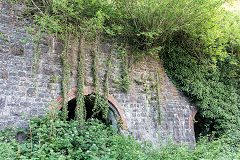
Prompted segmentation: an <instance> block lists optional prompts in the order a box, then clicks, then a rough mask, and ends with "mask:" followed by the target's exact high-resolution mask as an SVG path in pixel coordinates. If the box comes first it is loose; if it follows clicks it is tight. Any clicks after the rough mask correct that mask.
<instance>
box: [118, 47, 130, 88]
mask: <svg viewBox="0 0 240 160" xmlns="http://www.w3.org/2000/svg"><path fill="white" fill-rule="evenodd" d="M117 50H118V58H119V59H120V72H121V77H120V86H121V87H122V90H123V91H124V92H128V91H129V88H130V84H131V81H130V77H129V74H128V58H127V56H128V55H127V52H126V49H125V48H123V47H121V46H120V47H118V48H117Z"/></svg>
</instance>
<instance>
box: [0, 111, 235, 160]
mask: <svg viewBox="0 0 240 160" xmlns="http://www.w3.org/2000/svg"><path fill="white" fill-rule="evenodd" d="M30 122H31V123H30V127H31V134H28V138H27V140H26V141H22V142H18V141H16V139H15V134H14V133H15V132H16V130H13V129H7V130H3V131H2V132H1V133H0V140H1V141H0V159H58V160H66V159H125V160H128V159H133V160H139V159H142V160H144V159H149V160H155V159H174V160H175V159H182V160H185V159H189V160H192V159H238V158H240V157H239V156H240V153H239V150H238V151H232V150H231V147H230V145H229V144H227V143H226V142H228V140H227V139H226V138H225V139H219V140H215V141H213V142H207V139H202V140H201V141H200V142H199V143H198V144H197V145H196V149H195V150H189V149H188V148H187V146H178V145H175V144H173V143H171V142H167V143H166V142H162V143H161V146H159V147H160V148H159V149H154V148H152V146H151V144H149V143H144V144H139V143H138V142H136V141H135V140H134V139H133V138H132V137H130V136H129V137H126V136H124V135H121V134H118V133H117V132H116V130H114V129H113V128H112V127H108V126H106V125H105V124H103V123H102V122H100V121H99V120H94V119H89V120H88V121H86V122H84V123H83V124H82V125H79V122H78V121H74V120H71V121H70V122H67V121H62V120H60V119H58V118H53V117H51V116H49V115H47V116H45V117H42V118H38V117H34V118H32V119H31V121H30ZM25 134H27V133H25ZM31 138H32V141H31ZM31 146H32V147H31ZM31 148H32V149H31Z"/></svg>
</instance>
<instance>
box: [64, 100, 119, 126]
mask: <svg viewBox="0 0 240 160" xmlns="http://www.w3.org/2000/svg"><path fill="white" fill-rule="evenodd" d="M94 101H95V97H94V96H93V95H87V96H85V108H86V120H87V119H89V118H96V119H98V120H101V121H102V122H103V123H105V124H107V125H112V126H113V127H114V128H118V126H117V119H118V118H119V114H118V112H117V110H116V109H115V108H114V107H113V106H112V105H111V104H110V103H109V104H108V106H109V111H108V116H107V119H104V118H103V116H102V112H99V113H98V114H93V107H94ZM76 104H77V101H76V98H74V99H72V100H70V101H69V102H68V119H67V120H68V121H70V120H71V119H74V117H75V109H76Z"/></svg>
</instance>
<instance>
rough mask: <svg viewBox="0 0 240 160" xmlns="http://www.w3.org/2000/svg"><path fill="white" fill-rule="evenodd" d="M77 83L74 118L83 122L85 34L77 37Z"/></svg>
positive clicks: (84, 115) (84, 114)
mask: <svg viewBox="0 0 240 160" xmlns="http://www.w3.org/2000/svg"><path fill="white" fill-rule="evenodd" d="M77 71H78V77H77V80H78V85H77V98H76V100H77V106H76V113H75V116H76V120H78V121H79V122H80V124H83V122H84V121H85V119H86V109H85V101H84V79H85V35H84V33H82V35H81V36H80V37H79V46H78V69H77Z"/></svg>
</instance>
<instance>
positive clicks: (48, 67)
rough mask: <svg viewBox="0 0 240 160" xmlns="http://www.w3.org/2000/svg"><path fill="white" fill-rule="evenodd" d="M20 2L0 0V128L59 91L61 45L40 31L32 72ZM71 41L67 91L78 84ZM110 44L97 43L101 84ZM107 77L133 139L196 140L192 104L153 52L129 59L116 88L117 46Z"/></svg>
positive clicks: (89, 82)
mask: <svg viewBox="0 0 240 160" xmlns="http://www.w3.org/2000/svg"><path fill="white" fill-rule="evenodd" d="M22 8H24V7H23V6H15V7H14V9H12V8H11V6H10V5H8V4H6V3H3V2H1V1H0V9H1V14H0V38H1V39H0V129H1V128H5V127H7V126H20V127H26V123H25V121H24V119H23V120H22V117H23V116H22V114H23V113H24V114H26V115H25V117H26V118H27V117H29V116H34V115H39V114H41V110H48V109H49V107H50V106H51V102H55V101H56V99H57V98H58V97H59V96H60V95H61V77H62V65H61V56H60V55H61V50H62V47H61V45H60V43H58V41H57V40H56V38H54V37H50V36H43V38H42V39H41V41H40V54H39V62H38V65H37V72H36V73H34V67H33V66H34V62H35V60H36V58H34V57H35V56H34V55H35V54H34V53H35V49H36V45H35V44H34V42H33V35H31V34H29V33H28V32H27V31H26V29H24V28H25V27H24V26H29V25H31V23H29V22H28V21H26V20H24V19H21V20H19V19H18V15H19V12H21V10H22ZM74 42H75V40H73V41H72V43H71V44H70V46H71V47H70V49H69V52H70V53H71V79H70V90H69V93H71V92H72V89H73V88H75V87H76V75H77V72H76V67H77V56H76V53H77V52H76V44H75V43H74ZM110 48H111V45H110V44H107V43H102V44H101V45H100V46H99V57H100V59H99V66H98V71H99V76H100V83H101V86H102V85H103V81H104V75H105V73H106V68H107V67H106V60H107V58H108V56H109V54H110V53H111V52H110V50H111V49H110ZM91 50H92V47H91V46H86V48H85V51H86V56H85V57H86V60H85V63H86V65H85V73H86V83H85V85H86V86H87V87H90V88H91V87H92V86H93V78H92V71H91V67H92V63H93V62H92V57H91ZM112 54H113V60H112V64H113V66H112V74H111V76H110V81H109V82H110V94H111V97H113V98H114V100H115V101H116V103H118V105H119V106H120V107H121V108H122V109H123V113H122V114H123V117H124V118H125V119H126V123H127V127H126V128H127V132H128V133H131V134H132V135H133V136H134V137H135V138H136V139H137V140H139V141H145V140H149V141H151V142H153V143H154V144H155V145H156V144H158V142H159V140H167V139H168V138H172V140H173V141H174V142H186V143H194V142H195V136H194V127H193V118H194V115H195V113H196V109H195V107H194V106H193V105H192V104H190V103H189V101H188V100H187V99H186V98H185V97H184V95H183V94H182V93H181V92H179V91H178V90H177V89H176V87H175V86H174V85H173V83H172V82H171V81H170V79H169V78H168V77H167V75H166V73H165V72H164V69H163V67H162V65H161V61H160V60H159V59H158V58H156V57H151V56H145V57H143V58H142V59H140V60H138V61H137V62H133V61H132V59H131V58H130V57H128V59H129V62H128V63H129V76H130V79H131V82H132V83H131V86H130V90H129V92H128V93H124V92H123V91H122V89H121V87H119V76H120V75H121V69H120V67H121V65H120V64H121V61H122V59H119V58H118V57H119V56H118V54H119V52H118V50H117V49H115V50H114V52H112ZM157 74H159V76H160V83H159V86H160V91H161V92H160V93H161V94H160V99H161V104H160V106H161V114H162V118H161V124H160V123H159V121H158V112H157V110H158V108H157V107H158V101H157V90H156V86H157V80H156V79H157V78H156V76H157Z"/></svg>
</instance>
